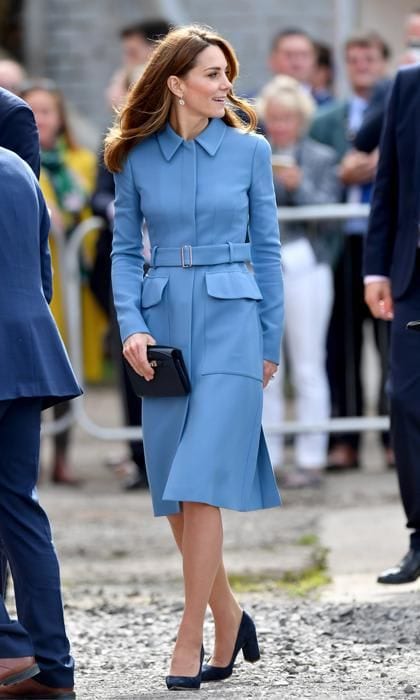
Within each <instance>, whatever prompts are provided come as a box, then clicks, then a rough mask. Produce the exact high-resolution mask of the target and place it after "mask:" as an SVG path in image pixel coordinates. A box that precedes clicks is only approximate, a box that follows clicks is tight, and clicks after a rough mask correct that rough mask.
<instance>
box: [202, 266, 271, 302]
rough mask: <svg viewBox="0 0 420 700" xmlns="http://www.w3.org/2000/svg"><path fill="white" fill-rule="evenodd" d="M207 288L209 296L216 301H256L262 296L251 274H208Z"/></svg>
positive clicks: (238, 272) (237, 272) (235, 272)
mask: <svg viewBox="0 0 420 700" xmlns="http://www.w3.org/2000/svg"><path fill="white" fill-rule="evenodd" d="M206 286H207V292H208V294H209V296H211V297H215V298H216V299H255V300H257V301H259V300H261V299H262V298H263V297H262V294H261V292H260V290H259V288H258V285H257V283H256V281H255V279H254V276H253V275H252V274H251V273H250V272H240V271H236V270H235V271H233V272H207V273H206Z"/></svg>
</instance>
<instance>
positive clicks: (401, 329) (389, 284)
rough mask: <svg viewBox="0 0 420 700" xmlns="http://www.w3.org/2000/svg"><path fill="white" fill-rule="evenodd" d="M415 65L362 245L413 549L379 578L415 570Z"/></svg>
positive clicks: (419, 442)
mask: <svg viewBox="0 0 420 700" xmlns="http://www.w3.org/2000/svg"><path fill="white" fill-rule="evenodd" d="M419 129H420V66H411V67H409V68H403V69H401V70H400V71H399V72H398V73H397V77H396V79H395V82H394V85H393V87H392V91H391V96H390V101H389V105H388V109H387V114H386V119H385V124H384V130H383V133H382V139H381V155H380V161H379V166H378V172H377V177H376V183H375V188H374V193H373V199H372V210H371V215H370V220H369V229H368V235H367V239H366V248H365V265H364V273H365V299H366V303H367V304H368V306H369V308H370V310H371V312H372V314H373V315H374V316H375V317H376V318H382V319H385V320H390V321H392V325H391V359H390V398H391V430H392V439H393V446H394V449H395V457H396V464H397V469H398V478H399V485H400V491H401V498H402V502H403V505H404V510H405V514H406V517H407V527H408V528H410V529H411V530H412V532H411V536H410V548H409V551H408V554H407V555H406V556H405V557H404V559H403V560H402V561H401V562H400V564H398V565H397V566H396V567H394V568H393V569H388V570H387V571H384V572H383V573H382V574H381V575H380V576H379V578H378V582H379V583H407V582H408V581H414V580H416V579H417V578H418V577H419V576H420V334H419V333H412V332H409V331H407V330H406V324H407V322H408V321H411V320H413V319H417V318H419V317H420V248H419V242H420V241H419V236H420V225H419V222H420V131H419Z"/></svg>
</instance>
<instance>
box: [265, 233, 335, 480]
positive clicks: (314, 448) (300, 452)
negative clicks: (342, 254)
mask: <svg viewBox="0 0 420 700" xmlns="http://www.w3.org/2000/svg"><path fill="white" fill-rule="evenodd" d="M282 253H283V274H284V299H285V326H284V341H285V344H286V350H287V357H288V360H289V365H290V372H291V381H292V384H293V389H294V396H295V414H296V419H297V420H298V421H302V422H303V421H305V422H309V421H318V420H324V419H328V418H329V416H330V394H329V386H328V379H327V372H326V367H325V357H326V338H327V332H328V325H329V320H330V315H331V308H332V301H333V281H332V272H331V269H330V267H329V265H327V264H318V263H317V261H316V259H315V256H314V254H313V252H312V248H311V246H310V245H309V243H308V241H307V240H305V239H301V240H299V241H296V242H293V243H289V244H286V245H284V246H283V249H282ZM283 367H284V361H283V359H282V360H281V362H280V367H279V370H278V372H277V374H276V375H275V378H274V379H273V380H272V381H270V382H269V384H268V386H267V388H266V389H265V391H264V410H263V425H264V426H277V425H281V424H282V422H283V420H284V398H283V378H284V368H283ZM266 437H267V443H268V449H269V452H270V456H271V461H272V463H273V465H274V466H275V467H279V466H281V465H282V464H283V438H282V437H281V436H279V435H267V436H266ZM327 448H328V436H327V435H326V434H310V433H309V434H306V435H298V436H296V438H295V463H296V465H297V466H298V467H300V468H304V469H311V468H312V469H317V468H320V467H323V466H324V465H325V463H326V458H327Z"/></svg>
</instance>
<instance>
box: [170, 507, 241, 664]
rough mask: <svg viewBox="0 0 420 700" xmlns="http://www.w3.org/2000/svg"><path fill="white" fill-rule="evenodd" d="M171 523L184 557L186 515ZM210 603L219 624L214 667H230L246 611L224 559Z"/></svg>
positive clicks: (172, 519)
mask: <svg viewBox="0 0 420 700" xmlns="http://www.w3.org/2000/svg"><path fill="white" fill-rule="evenodd" d="M168 520H169V524H170V526H171V528H172V532H173V535H174V538H175V541H176V543H177V545H178V548H179V550H180V552H181V554H183V538H184V514H183V513H179V514H177V515H171V516H169V517H168ZM208 603H209V605H210V608H211V611H212V614H213V618H214V623H215V647H214V653H213V656H212V660H211V663H212V664H213V665H215V666H226V665H227V664H228V663H229V662H230V659H231V656H232V652H233V648H234V645H235V640H236V636H237V633H238V628H239V625H240V621H241V617H242V610H241V608H240V606H239V604H238V602H237V600H236V599H235V596H234V595H233V592H232V589H231V587H230V584H229V581H228V577H227V574H226V570H225V566H224V563H223V558H222V555H221V558H220V562H219V565H218V568H217V572H216V575H215V578H214V582H213V586H212V589H211V592H210V595H209V600H208Z"/></svg>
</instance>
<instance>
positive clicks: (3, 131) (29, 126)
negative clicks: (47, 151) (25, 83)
mask: <svg viewBox="0 0 420 700" xmlns="http://www.w3.org/2000/svg"><path fill="white" fill-rule="evenodd" d="M0 146H2V147H3V148H8V149H9V150H10V151H14V152H15V153H17V154H18V155H19V156H20V157H21V158H23V160H25V161H26V162H27V163H28V165H30V166H31V168H32V170H33V171H34V173H35V175H36V176H37V177H39V170H40V157H39V138H38V129H37V127H36V124H35V119H34V115H33V113H32V110H31V108H30V107H29V105H27V104H26V102H24V101H23V100H21V99H20V97H17V96H16V95H14V94H13V93H11V92H9V91H8V90H4V88H1V87H0Z"/></svg>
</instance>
